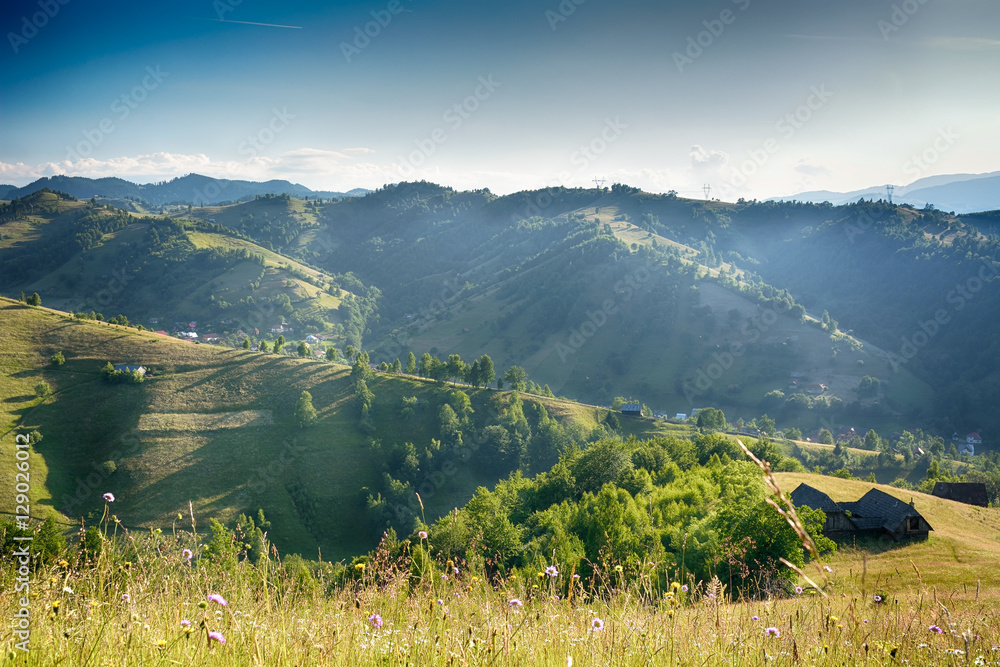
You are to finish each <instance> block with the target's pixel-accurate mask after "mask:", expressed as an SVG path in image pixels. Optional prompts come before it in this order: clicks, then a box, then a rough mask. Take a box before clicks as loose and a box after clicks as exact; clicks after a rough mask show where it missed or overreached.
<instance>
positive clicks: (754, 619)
mask: <svg viewBox="0 0 1000 667" xmlns="http://www.w3.org/2000/svg"><path fill="white" fill-rule="evenodd" d="M750 620H751V621H759V620H760V616H751V617H750Z"/></svg>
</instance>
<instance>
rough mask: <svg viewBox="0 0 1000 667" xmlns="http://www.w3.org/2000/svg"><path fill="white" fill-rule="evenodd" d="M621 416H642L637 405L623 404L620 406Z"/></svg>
mask: <svg viewBox="0 0 1000 667" xmlns="http://www.w3.org/2000/svg"><path fill="white" fill-rule="evenodd" d="M622 414H623V415H632V416H633V417H641V416H642V406H641V405H639V404H638V403H625V404H623V405H622Z"/></svg>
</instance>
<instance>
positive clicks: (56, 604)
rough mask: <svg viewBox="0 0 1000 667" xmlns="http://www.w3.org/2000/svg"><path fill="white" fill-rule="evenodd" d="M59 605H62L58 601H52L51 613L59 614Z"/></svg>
mask: <svg viewBox="0 0 1000 667" xmlns="http://www.w3.org/2000/svg"><path fill="white" fill-rule="evenodd" d="M61 604H62V602H60V601H59V600H53V601H52V611H54V612H56V613H59V605H61Z"/></svg>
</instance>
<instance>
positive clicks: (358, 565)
mask: <svg viewBox="0 0 1000 667" xmlns="http://www.w3.org/2000/svg"><path fill="white" fill-rule="evenodd" d="M354 571H355V572H364V571H365V564H364V563H355V565H354Z"/></svg>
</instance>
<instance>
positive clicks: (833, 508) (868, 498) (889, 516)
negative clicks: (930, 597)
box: [790, 484, 934, 541]
mask: <svg viewBox="0 0 1000 667" xmlns="http://www.w3.org/2000/svg"><path fill="white" fill-rule="evenodd" d="M790 498H791V500H792V503H794V504H795V505H800V506H805V507H811V508H813V509H819V510H823V513H824V514H826V523H824V524H823V534H824V535H827V536H829V537H845V536H848V535H873V536H876V537H881V536H886V537H891V538H892V539H894V540H896V541H899V540H902V539H927V534H928V533H929V532H930V531H932V530H934V529H933V528H932V527H931V525H930V524H929V523H927V520H926V519H924V517H923V516H921V514H920V512H918V511H917V509H916V507H914V506H913V502H912V501H910V504H906V503H904V502H903V501H902V500H899V499H898V498H895V497H894V496H890V495H889V494H888V493H886V492H884V491H880V490H879V489H870V490H869V491H868V493H866V494H865V495H863V496H861V498H859V499H858V500H856V501H854V502H841V503H837V502H834V501H833V499H832V498H830V496H828V495H826V494H825V493H823V492H822V491H820V490H819V489H815V488H813V487H811V486H809V485H808V484H800V485H799V486H798V487H796V489H795V490H794V491H792V493H791V496H790Z"/></svg>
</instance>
